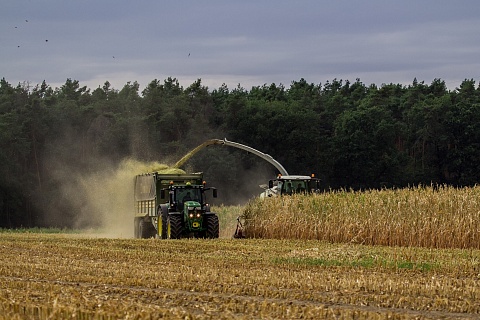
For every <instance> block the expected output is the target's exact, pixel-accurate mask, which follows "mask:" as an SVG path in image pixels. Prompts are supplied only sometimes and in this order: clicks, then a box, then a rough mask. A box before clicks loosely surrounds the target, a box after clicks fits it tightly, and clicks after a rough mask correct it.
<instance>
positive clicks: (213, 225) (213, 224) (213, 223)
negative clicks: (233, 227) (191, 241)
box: [203, 214, 220, 239]
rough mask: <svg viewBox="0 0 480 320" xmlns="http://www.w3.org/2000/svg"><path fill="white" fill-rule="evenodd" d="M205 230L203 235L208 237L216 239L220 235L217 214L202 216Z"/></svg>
mask: <svg viewBox="0 0 480 320" xmlns="http://www.w3.org/2000/svg"><path fill="white" fill-rule="evenodd" d="M203 219H204V222H205V226H206V229H207V230H206V231H205V237H206V238H210V239H216V238H218V237H219V236H220V224H219V222H218V216H217V215H216V214H209V215H205V216H204V217H203Z"/></svg>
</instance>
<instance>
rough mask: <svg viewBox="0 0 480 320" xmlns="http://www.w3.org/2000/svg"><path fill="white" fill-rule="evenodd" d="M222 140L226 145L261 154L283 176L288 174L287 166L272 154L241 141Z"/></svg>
mask: <svg viewBox="0 0 480 320" xmlns="http://www.w3.org/2000/svg"><path fill="white" fill-rule="evenodd" d="M222 141H223V144H224V145H226V146H230V147H235V148H239V149H242V150H245V151H248V152H250V153H253V154H254V155H256V156H259V157H260V158H262V159H263V160H265V161H267V162H269V163H270V164H272V165H273V166H274V167H275V168H277V170H278V171H279V172H280V174H281V175H283V176H288V172H287V170H285V168H284V167H283V166H282V165H281V164H280V162H278V161H277V160H275V159H273V158H272V156H271V155H269V154H266V153H263V152H261V151H258V150H257V149H254V148H252V147H249V146H246V145H244V144H240V143H237V142H233V141H228V140H227V139H226V138H225V139H223V140H222Z"/></svg>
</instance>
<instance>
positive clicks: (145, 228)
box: [138, 219, 155, 239]
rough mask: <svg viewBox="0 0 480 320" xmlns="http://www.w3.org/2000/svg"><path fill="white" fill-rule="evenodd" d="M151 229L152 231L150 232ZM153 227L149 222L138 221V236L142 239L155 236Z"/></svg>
mask: <svg viewBox="0 0 480 320" xmlns="http://www.w3.org/2000/svg"><path fill="white" fill-rule="evenodd" d="M152 229H153V230H152ZM154 230H155V229H154V228H153V225H152V223H151V222H150V221H145V220H143V219H142V220H140V221H139V223H138V235H139V236H140V238H142V239H147V238H151V237H153V236H154V235H155V233H154Z"/></svg>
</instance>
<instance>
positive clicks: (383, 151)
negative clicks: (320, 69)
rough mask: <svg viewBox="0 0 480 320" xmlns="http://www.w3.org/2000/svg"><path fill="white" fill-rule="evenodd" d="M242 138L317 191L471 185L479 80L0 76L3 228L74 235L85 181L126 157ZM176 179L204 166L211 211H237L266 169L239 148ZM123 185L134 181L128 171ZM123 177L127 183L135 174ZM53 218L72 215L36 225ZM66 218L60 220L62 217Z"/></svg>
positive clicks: (205, 158) (270, 172)
mask: <svg viewBox="0 0 480 320" xmlns="http://www.w3.org/2000/svg"><path fill="white" fill-rule="evenodd" d="M212 138H217V139H223V138H227V139H228V140H231V141H235V142H238V143H242V144H246V145H248V146H251V147H253V148H255V149H258V150H260V151H262V152H264V153H267V154H269V155H271V156H272V157H273V158H275V159H276V160H278V161H279V162H280V163H281V164H282V165H283V166H284V167H285V168H286V169H287V170H288V171H289V173H290V174H301V175H309V174H311V173H314V174H315V175H316V177H318V178H320V179H321V183H322V188H323V189H324V190H330V189H352V190H366V189H381V188H404V187H410V186H418V185H449V186H454V187H462V186H473V185H475V184H477V183H478V181H480V170H479V165H478V161H479V160H480V86H477V87H476V84H475V81H474V80H473V79H466V80H464V81H463V82H462V83H461V84H459V86H458V87H457V88H455V89H454V90H449V89H448V88H447V86H446V84H445V82H444V81H442V80H441V79H434V80H433V81H432V82H431V83H430V84H426V83H425V82H423V81H420V82H419V81H417V79H414V80H413V82H412V84H410V85H401V84H393V83H390V84H382V85H381V86H377V85H374V84H370V85H367V84H364V83H363V82H361V81H360V79H356V81H355V82H350V81H348V80H345V81H344V80H337V79H334V80H332V81H327V82H326V83H324V84H314V83H308V82H307V81H306V80H305V79H303V78H302V79H300V80H298V81H292V82H291V84H290V85H289V86H284V85H282V84H279V85H277V84H274V83H272V84H270V85H268V84H264V85H261V86H254V87H252V88H251V89H249V90H247V89H245V88H243V87H242V86H241V85H240V84H239V85H238V86H237V87H235V88H228V87H227V86H226V85H222V86H220V87H219V88H208V87H207V86H205V85H203V84H202V81H201V79H198V80H197V81H195V82H194V83H192V84H191V85H189V86H188V87H184V86H182V85H181V84H180V83H179V81H178V80H177V79H176V78H172V77H169V78H167V79H165V80H163V81H161V80H157V79H155V80H153V81H151V82H150V83H149V84H147V85H146V86H145V88H144V89H143V90H140V86H139V84H138V83H137V82H128V83H126V84H125V85H124V86H123V88H121V89H115V88H113V87H112V86H111V84H110V83H109V82H108V81H106V82H105V83H104V85H103V86H102V87H100V86H99V87H98V88H96V89H90V88H87V87H85V86H81V84H80V83H79V81H77V80H72V79H67V80H66V82H65V84H63V85H62V86H60V87H58V88H52V87H51V86H50V85H48V84H47V83H46V82H45V81H44V82H42V83H41V84H36V85H32V84H30V83H19V84H18V85H12V84H10V83H9V82H8V81H7V80H6V79H5V78H3V79H1V80H0V227H3V228H13V227H35V226H55V227H58V226H60V227H72V226H73V224H72V223H73V222H72V221H74V219H73V217H74V216H75V210H76V208H78V207H81V206H82V203H81V202H82V197H81V195H79V194H78V191H77V189H75V188H73V187H71V188H69V187H65V185H66V184H67V185H71V186H74V185H75V184H77V183H80V182H81V178H80V177H82V175H85V174H95V173H98V172H109V170H112V168H115V167H116V166H118V165H119V164H120V163H121V162H122V161H123V160H125V159H135V160H137V161H144V162H149V161H158V162H160V163H165V164H173V163H175V161H177V160H178V159H179V158H180V157H181V156H183V155H184V154H186V153H187V152H189V151H190V150H191V149H192V148H194V147H196V146H197V145H199V144H201V143H202V142H204V141H205V140H207V139H212ZM186 170H187V171H191V172H197V171H203V172H204V174H205V177H206V179H208V181H209V183H210V182H211V184H212V185H215V186H216V187H217V188H218V189H219V190H221V191H220V194H221V196H219V198H221V199H222V200H221V201H222V203H224V204H239V203H240V204H241V203H245V202H246V201H247V200H248V199H249V198H251V197H252V196H254V195H255V194H257V195H258V194H259V193H260V192H261V189H260V188H259V186H258V185H259V184H262V183H267V181H268V179H270V178H274V177H275V175H276V172H275V170H274V168H273V167H272V166H271V165H269V164H268V163H264V161H263V160H261V159H259V158H257V157H254V156H252V155H250V154H248V153H246V152H244V151H241V150H234V149H233V150H232V149H228V148H224V147H208V148H207V150H205V151H202V152H200V153H198V154H197V155H195V157H194V158H193V159H192V160H191V161H190V162H189V164H188V168H186ZM132 179H133V177H132ZM132 181H133V180H132ZM53 211H55V212H56V214H57V215H63V216H66V217H71V218H72V219H66V220H64V219H62V220H61V221H60V220H55V219H53V220H52V219H46V216H47V215H50V214H51V213H52V212H53ZM69 221H70V222H69Z"/></svg>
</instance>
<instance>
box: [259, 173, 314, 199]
mask: <svg viewBox="0 0 480 320" xmlns="http://www.w3.org/2000/svg"><path fill="white" fill-rule="evenodd" d="M264 189H265V191H264V192H263V193H262V194H261V197H273V196H278V195H292V194H307V193H315V192H318V191H319V190H320V179H317V178H315V176H314V175H313V174H312V175H311V176H298V175H285V176H284V175H281V174H279V175H278V177H277V178H276V179H272V180H270V181H268V188H264Z"/></svg>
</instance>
